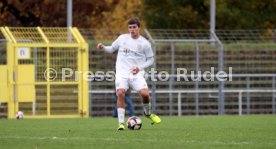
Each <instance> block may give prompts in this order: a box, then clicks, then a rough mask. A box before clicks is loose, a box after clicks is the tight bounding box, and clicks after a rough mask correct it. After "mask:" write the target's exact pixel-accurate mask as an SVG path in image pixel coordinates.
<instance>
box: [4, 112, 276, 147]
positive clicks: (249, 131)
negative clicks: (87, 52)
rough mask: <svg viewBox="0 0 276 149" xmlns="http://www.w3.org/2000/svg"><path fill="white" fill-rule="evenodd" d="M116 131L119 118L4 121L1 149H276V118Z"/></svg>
mask: <svg viewBox="0 0 276 149" xmlns="http://www.w3.org/2000/svg"><path fill="white" fill-rule="evenodd" d="M161 118H162V123H161V124H159V125H154V126H152V125H151V124H150V120H148V119H146V118H143V119H142V120H143V127H142V129H141V130H136V131H133V130H125V131H119V132H117V131H116V128H117V119H116V118H89V119H24V120H5V119H2V120H0V148H1V149H74V148H75V149H88V148H95V149H102V148H118V149H130V148H137V149H146V148H150V149H160V148H164V149H183V148H204V149H205V148H212V149H213V148H223V149H225V148H250V149H252V148H262V149H263V148H265V149H268V148H276V116H275V115H257V116H241V117H239V116H198V117H195V116H194V117H193V116H189V117H186V116H183V117H161Z"/></svg>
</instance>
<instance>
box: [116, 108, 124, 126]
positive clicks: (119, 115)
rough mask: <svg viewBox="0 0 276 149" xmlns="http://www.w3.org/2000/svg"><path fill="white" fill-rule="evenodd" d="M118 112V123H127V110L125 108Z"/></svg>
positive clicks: (119, 109) (118, 109)
mask: <svg viewBox="0 0 276 149" xmlns="http://www.w3.org/2000/svg"><path fill="white" fill-rule="evenodd" d="M117 111H118V121H119V124H124V123H125V109H124V108H117Z"/></svg>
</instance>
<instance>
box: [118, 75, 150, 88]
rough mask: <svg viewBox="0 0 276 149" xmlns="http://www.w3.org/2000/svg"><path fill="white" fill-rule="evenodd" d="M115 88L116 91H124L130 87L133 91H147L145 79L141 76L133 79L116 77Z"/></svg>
mask: <svg viewBox="0 0 276 149" xmlns="http://www.w3.org/2000/svg"><path fill="white" fill-rule="evenodd" d="M115 86H116V90H117V89H121V88H123V89H125V90H126V91H127V90H128V89H129V88H130V87H131V88H132V89H133V90H135V91H140V90H141V89H144V88H146V89H148V85H147V82H146V79H145V78H144V77H143V76H141V75H137V76H135V77H121V76H116V80H115Z"/></svg>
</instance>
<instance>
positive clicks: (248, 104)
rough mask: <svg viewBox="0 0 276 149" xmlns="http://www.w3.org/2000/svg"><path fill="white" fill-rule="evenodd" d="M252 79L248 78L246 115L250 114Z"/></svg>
mask: <svg viewBox="0 0 276 149" xmlns="http://www.w3.org/2000/svg"><path fill="white" fill-rule="evenodd" d="M249 90H250V78H249V77H246V113H247V114H250V93H249Z"/></svg>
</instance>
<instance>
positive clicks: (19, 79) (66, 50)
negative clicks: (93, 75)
mask: <svg viewBox="0 0 276 149" xmlns="http://www.w3.org/2000/svg"><path fill="white" fill-rule="evenodd" d="M1 34H2V35H3V36H4V38H5V41H4V44H1V48H2V49H4V48H5V50H6V51H5V52H4V53H5V57H6V63H5V64H1V63H0V103H2V104H3V103H4V104H6V105H7V109H8V110H7V113H8V114H7V116H8V118H15V114H16V112H17V111H23V112H24V115H25V117H27V118H28V117H29V118H32V117H43V118H44V117H88V82H87V80H86V78H85V77H84V72H86V71H88V44H87V43H86V42H85V40H84V39H83V37H82V36H81V34H80V33H79V31H78V29H77V28H43V27H42V28H40V27H36V28H35V27H33V28H23V27H1ZM2 43H3V41H2Z"/></svg>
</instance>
